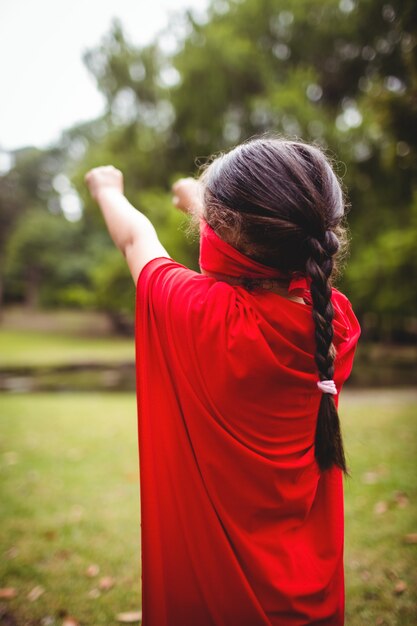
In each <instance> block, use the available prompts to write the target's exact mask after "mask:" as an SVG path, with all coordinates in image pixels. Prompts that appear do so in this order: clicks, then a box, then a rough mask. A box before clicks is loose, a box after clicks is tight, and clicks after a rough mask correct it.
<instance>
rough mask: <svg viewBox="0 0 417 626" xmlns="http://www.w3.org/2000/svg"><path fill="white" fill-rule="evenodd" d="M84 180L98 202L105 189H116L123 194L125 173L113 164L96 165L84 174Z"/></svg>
mask: <svg viewBox="0 0 417 626" xmlns="http://www.w3.org/2000/svg"><path fill="white" fill-rule="evenodd" d="M84 181H85V183H86V185H87V187H88V189H89V191H90V194H91V196H92V197H93V198H94V200H95V201H96V202H98V200H99V195H100V194H101V193H102V191H103V190H107V189H115V190H116V191H119V192H120V193H121V194H123V174H122V172H121V171H120V170H118V169H116V168H115V167H113V165H102V166H100V167H94V168H93V169H92V170H90V171H89V172H87V174H86V175H85V176H84Z"/></svg>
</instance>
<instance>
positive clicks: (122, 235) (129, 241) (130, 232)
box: [97, 188, 157, 256]
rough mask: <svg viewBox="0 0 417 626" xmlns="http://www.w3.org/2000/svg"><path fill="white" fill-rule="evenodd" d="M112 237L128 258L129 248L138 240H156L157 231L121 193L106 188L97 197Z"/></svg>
mask: <svg viewBox="0 0 417 626" xmlns="http://www.w3.org/2000/svg"><path fill="white" fill-rule="evenodd" d="M97 202H98V204H99V206H100V209H101V212H102V214H103V217H104V221H105V223H106V226H107V229H108V231H109V234H110V237H111V238H112V239H113V241H114V243H115V245H116V246H117V247H118V248H119V250H121V252H122V253H123V254H124V255H125V256H126V251H127V249H128V248H129V246H132V245H133V243H134V242H135V241H137V240H141V239H142V240H145V239H148V238H149V237H150V238H156V239H157V234H156V231H155V229H154V227H153V225H152V223H151V222H150V220H149V219H148V218H147V217H146V216H145V215H143V213H140V211H138V210H137V209H135V207H134V206H132V205H131V204H130V202H129V201H128V199H127V198H126V197H125V196H124V195H123V193H122V192H121V191H119V190H118V189H113V188H104V189H102V190H100V192H99V193H98V195H97Z"/></svg>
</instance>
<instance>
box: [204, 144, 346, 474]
mask: <svg viewBox="0 0 417 626" xmlns="http://www.w3.org/2000/svg"><path fill="white" fill-rule="evenodd" d="M202 182H203V185H204V217H205V219H206V221H207V222H208V224H209V225H210V226H211V227H212V228H213V229H214V230H215V231H216V232H217V234H218V235H219V236H220V237H222V238H223V239H224V240H226V241H227V242H228V243H230V244H231V245H233V246H234V247H236V248H237V249H238V250H240V251H241V252H243V253H244V254H246V255H247V256H250V257H251V258H253V259H255V260H257V261H259V262H261V263H263V264H265V265H269V266H271V267H276V268H277V269H279V270H281V271H285V272H288V274H289V275H290V274H291V272H294V271H301V272H305V273H306V275H307V276H308V277H310V278H311V297H312V304H313V306H312V315H313V320H314V324H315V339H316V352H315V361H316V364H317V368H318V373H319V378H320V380H331V379H332V378H333V375H334V359H335V349H334V346H333V317H334V310H333V305H332V302H331V293H332V291H331V286H332V278H333V276H334V274H335V270H336V263H335V261H336V258H337V256H338V255H340V251H341V248H342V247H344V245H343V246H342V244H344V243H345V238H344V236H343V233H344V230H343V226H342V222H343V218H344V214H345V203H344V197H343V192H342V188H341V184H340V181H339V179H338V177H337V176H336V174H335V173H334V171H333V169H332V167H331V165H330V163H329V161H328V159H327V158H326V156H325V155H324V153H323V152H322V150H321V149H319V148H317V147H315V146H312V145H309V144H305V143H301V142H298V141H287V140H283V139H276V138H259V139H253V140H251V141H248V142H247V143H244V144H242V145H240V146H238V147H236V148H234V149H233V150H231V151H230V152H228V153H226V154H223V155H221V156H220V157H218V158H216V159H215V160H214V161H213V162H212V163H211V164H210V165H209V166H208V167H207V169H206V170H205V172H204V173H203V175H202ZM315 454H316V459H317V462H318V465H319V467H320V469H322V470H326V469H328V468H330V467H332V466H333V465H337V466H338V467H340V468H341V469H342V470H343V471H344V472H345V473H347V469H346V461H345V455H344V450H343V443H342V437H341V431H340V422H339V416H338V413H337V409H336V406H335V403H334V400H333V396H331V395H330V394H327V393H323V394H322V398H321V403H320V409H319V414H318V419H317V427H316V437H315Z"/></svg>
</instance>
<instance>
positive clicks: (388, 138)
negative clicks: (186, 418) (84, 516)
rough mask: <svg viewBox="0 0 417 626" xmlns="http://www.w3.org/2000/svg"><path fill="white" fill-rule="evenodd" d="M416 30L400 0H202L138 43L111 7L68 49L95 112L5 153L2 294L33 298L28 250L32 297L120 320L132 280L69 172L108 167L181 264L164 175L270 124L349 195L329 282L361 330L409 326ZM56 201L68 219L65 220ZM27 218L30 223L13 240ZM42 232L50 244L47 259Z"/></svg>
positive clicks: (416, 214) (187, 243) (192, 245)
mask: <svg viewBox="0 0 417 626" xmlns="http://www.w3.org/2000/svg"><path fill="white" fill-rule="evenodd" d="M167 38H168V39H169V38H171V43H172V41H174V42H175V46H172V45H171V46H170V47H169V48H168V47H167V45H166V41H167ZM416 42H417V5H416V4H415V2H414V1H413V0H392V1H390V2H387V3H385V4H384V3H381V2H379V1H378V0H362V1H361V2H356V1H355V0H340V1H339V0H328V1H327V2H322V1H320V2H319V1H318V0H287V2H286V3H285V5H284V4H283V3H282V2H281V1H280V0H212V1H211V3H210V5H209V9H208V12H207V19H205V20H204V21H201V20H200V21H199V20H197V19H196V17H195V16H194V15H193V14H192V13H190V12H188V13H185V14H182V15H178V17H177V19H176V20H173V22H172V24H171V26H170V30H169V32H167V33H164V34H163V35H162V36H161V37H160V38H157V39H156V40H155V41H154V42H153V43H152V44H151V45H149V46H146V47H137V46H135V45H133V44H132V43H131V42H130V41H129V40H128V39H127V38H126V36H125V34H124V31H123V27H122V25H121V24H120V23H119V22H117V21H115V22H114V23H113V25H112V27H111V29H110V31H109V33H108V34H107V35H106V36H105V37H104V38H103V40H102V41H101V42H100V43H99V45H97V47H95V48H94V49H91V50H89V51H88V52H87V53H86V54H85V57H84V61H85V64H86V67H87V68H88V70H89V71H90V72H91V74H92V75H93V77H94V78H95V80H96V83H97V88H98V89H99V90H100V91H101V92H102V94H103V95H104V96H105V99H106V111H105V113H104V115H103V116H102V118H100V119H97V120H93V121H91V122H90V123H88V124H83V125H80V126H77V127H74V128H71V129H68V130H67V131H66V132H64V133H63V135H62V139H61V142H60V145H59V146H57V147H56V149H55V150H53V151H50V152H45V153H44V152H42V151H30V150H29V151H26V152H25V153H24V154H23V155H17V157H19V158H16V162H15V165H14V167H13V168H12V170H11V171H10V172H9V173H8V174H7V175H6V176H3V177H2V178H0V209H1V210H0V214H1V215H2V217H1V219H2V226H3V229H2V236H1V237H2V238H1V241H0V246H1V249H0V254H1V255H2V256H3V260H4V268H5V272H6V273H5V299H6V301H8V302H10V301H13V300H18V299H23V298H25V299H26V300H29V301H30V300H31V297H32V300H33V296H30V295H29V292H28V280H29V281H30V280H32V279H28V278H27V277H26V279H25V280H26V283H25V280H24V279H23V268H24V267H26V266H27V262H28V257H27V255H28V254H32V255H33V256H32V259H33V258H34V257H36V263H33V268H35V267H38V273H37V276H38V278H37V280H38V282H42V281H44V282H45V283H46V282H48V287H45V289H42V288H41V287H39V289H38V292H39V295H38V298H39V302H40V304H42V305H50V304H54V305H59V304H62V305H68V304H72V305H77V306H80V307H96V308H99V309H101V310H105V311H107V312H108V314H109V315H110V316H111V318H112V320H113V322H114V324H115V327H118V328H119V329H120V328H121V327H122V326H123V327H125V322H123V323H122V324H121V319H124V320H126V319H128V318H129V311H130V314H131V312H132V307H133V304H134V297H133V294H134V285H133V283H132V281H131V279H130V280H129V278H128V274H127V270H126V268H124V267H123V263H122V260H121V259H120V258H119V257H118V256H117V254H115V253H114V251H112V244H111V242H110V239H109V237H108V235H107V233H106V231H105V227H104V223H103V220H102V218H101V216H100V213H99V210H98V208H97V207H96V206H95V205H94V203H93V202H92V201H91V199H90V198H89V197H88V195H87V192H86V189H85V186H84V183H83V176H84V173H85V172H86V171H87V170H88V169H89V168H91V167H93V166H96V165H100V164H105V163H113V164H114V165H115V166H116V167H119V168H120V169H121V170H122V171H123V172H124V174H125V180H126V194H127V196H128V198H129V199H130V200H131V202H132V203H133V204H134V205H135V206H137V207H138V208H140V209H141V210H143V211H144V212H145V213H146V214H147V215H149V217H150V218H151V219H152V220H153V221H154V223H155V225H156V227H157V229H158V231H159V232H160V234H161V239H162V241H163V243H164V245H165V246H166V247H167V249H168V250H169V251H170V254H171V255H172V256H173V257H174V258H176V259H177V260H179V261H180V262H183V263H185V264H188V265H190V266H191V267H194V268H196V267H197V252H196V242H195V241H193V240H192V239H189V238H188V239H187V238H186V237H184V233H183V230H184V228H183V219H182V218H181V216H180V215H177V213H176V212H175V210H174V209H173V208H172V207H171V206H170V191H169V190H170V185H171V184H172V182H173V181H174V180H175V178H176V177H177V176H179V175H190V174H194V173H195V171H196V169H197V165H198V164H199V163H200V162H201V161H204V160H205V159H206V158H207V157H208V156H209V155H210V154H212V153H213V152H217V151H219V150H224V149H227V148H229V147H231V146H233V145H235V144H236V143H238V142H240V141H243V140H245V139H247V138H248V137H250V136H252V135H255V134H259V133H264V132H273V133H279V134H281V135H284V136H286V137H290V138H295V137H297V138H302V139H305V140H307V141H312V142H317V143H318V144H320V145H321V146H323V147H324V148H325V149H327V150H328V151H329V154H330V155H332V156H334V158H335V159H336V169H337V170H338V172H339V174H340V175H341V177H342V178H343V181H344V183H345V185H346V188H347V190H348V198H349V202H350V207H351V209H350V215H349V223H350V228H351V234H352V250H351V258H350V260H349V263H348V265H347V269H346V272H345V275H344V277H343V279H342V283H341V288H342V289H344V290H345V291H346V292H347V294H348V295H349V297H350V299H351V300H352V303H353V305H354V307H355V310H356V311H357V312H358V314H359V317H360V319H361V322H362V324H363V327H364V331H365V336H366V337H368V338H370V339H378V340H380V339H382V340H388V339H389V340H410V338H415V336H416V334H417V322H416V313H415V311H416V304H417V301H416V300H417V298H416V291H415V289H414V288H413V287H412V285H413V284H415V282H416V278H417V246H416V244H417V200H416V167H417V166H416V151H417V54H416V50H417V47H416ZM51 163H52V165H51ZM71 198H72V200H71ZM77 202H78V204H77ZM32 207H34V208H36V213H35V212H33V213H31V216H30V220H29V217H28V218H27V219H28V220H29V225H27V226H25V220H26V218H25V215H26V211H27V210H28V209H29V208H32ZM42 210H43V211H44V213H45V215H44V218H45V223H43V222H42V220H41V216H40V213H39V212H42ZM54 212H55V213H61V214H63V215H61V219H60V220H59V216H57V215H55V216H51V215H50V214H51V213H54ZM48 213H49V215H48ZM65 216H66V217H67V220H68V219H69V220H73V221H74V220H75V219H78V218H81V219H80V220H79V222H77V225H76V227H74V226H75V225H74V224H72V223H70V222H68V221H65V219H63V217H65ZM47 218H48V219H47ZM55 218H56V219H55ZM36 220H39V225H38V226H37V227H36ZM48 220H49V221H48ZM54 220H55V221H54ZM47 222H48V224H47ZM36 228H37V229H38V230H39V231H40V230H42V236H41V237H39V238H36V237H33V245H28V246H26V245H25V243H24V242H25V241H28V240H27V238H28V237H29V236H30V231H31V229H32V230H33V229H36ZM59 229H61V231H60V230H59ZM65 229H66V230H65ZM59 232H62V235H60V234H59ZM48 237H50V240H48V239H47V238H48ZM60 237H62V241H64V240H65V245H61V246H60V245H58V244H57V243H56V242H58V241H59V240H60ZM25 238H26V239H25ZM8 240H9V241H8ZM35 240H36V243H35ZM48 241H49V244H48ZM42 242H43V243H42ZM54 242H55V243H54ZM42 247H43V248H49V249H50V250H52V249H53V250H54V254H55V259H56V263H55V265H54V264H51V265H50V266H48V260H47V257H48V255H45V256H44V255H43V254H40V252H39V249H40V248H42ZM30 251H32V252H30ZM61 265H62V267H63V268H65V271H60V270H59V267H60V266H61ZM19 268H20V269H19ZM48 268H49V269H48ZM19 276H20V279H18V277H19ZM40 276H42V279H41V278H39V277H40Z"/></svg>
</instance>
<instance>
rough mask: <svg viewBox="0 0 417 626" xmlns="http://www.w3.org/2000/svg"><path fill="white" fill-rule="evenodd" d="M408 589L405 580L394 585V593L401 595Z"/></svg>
mask: <svg viewBox="0 0 417 626" xmlns="http://www.w3.org/2000/svg"><path fill="white" fill-rule="evenodd" d="M406 589H407V583H406V582H405V581H404V580H399V581H398V582H397V584H396V585H395V587H394V593H395V595H397V596H400V595H401V594H402V593H404V591H405V590H406Z"/></svg>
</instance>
